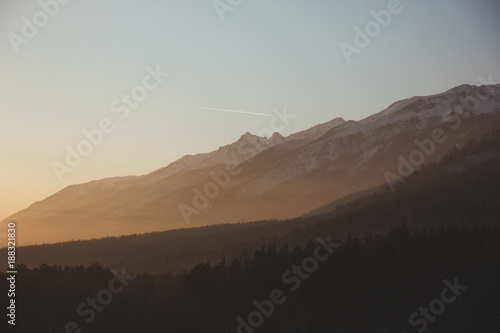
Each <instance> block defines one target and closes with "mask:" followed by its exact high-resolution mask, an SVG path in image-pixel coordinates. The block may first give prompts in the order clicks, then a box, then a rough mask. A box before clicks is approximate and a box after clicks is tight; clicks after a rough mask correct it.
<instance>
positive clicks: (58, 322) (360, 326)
mask: <svg viewBox="0 0 500 333" xmlns="http://www.w3.org/2000/svg"><path fill="white" fill-rule="evenodd" d="M499 166H500V131H497V132H494V133H491V134H490V135H488V136H487V137H484V138H482V139H481V140H477V141H473V142H470V143H468V144H466V145H465V146H463V147H459V148H457V149H456V150H455V151H453V152H452V153H450V154H449V155H447V156H446V157H445V158H444V159H443V160H442V161H441V162H439V163H436V164H433V165H428V166H426V167H425V168H423V169H421V170H420V171H418V172H416V173H414V174H413V175H411V176H410V177H408V178H407V180H406V181H405V182H403V183H399V184H398V185H397V188H396V192H395V193H392V192H390V191H389V190H388V189H387V188H381V189H380V190H379V191H377V192H376V193H374V194H370V195H367V196H364V197H362V198H359V199H356V200H353V201H351V202H349V203H342V204H340V205H338V206H336V208H335V209H334V210H333V211H331V212H328V213H324V214H320V215H315V216H309V217H302V218H297V219H292V220H287V221H259V222H253V223H241V224H235V225H217V226H211V227H203V228H196V229H185V230H174V231H168V232H160V233H152V234H145V235H133V236H126V237H119V238H106V239H101V240H91V241H78V242H68V243H60V244H55V245H42V246H33V247H26V248H19V249H18V258H19V260H20V261H21V262H22V261H23V260H24V261H25V262H24V263H23V264H21V265H19V266H18V267H17V270H18V274H17V282H16V313H17V321H18V325H17V327H16V329H17V330H18V331H19V332H74V333H83V332H192V333H196V332H213V333H218V332H221V333H222V332H228V333H229V332H245V333H251V332H283V333H288V332H290V333H292V332H308V333H313V332H323V333H326V332H328V333H330V332H350V333H351V332H424V331H425V332H499V330H500V285H499V284H498V281H500V230H499V226H498V217H499V216H500V211H499V210H500V196H499V195H498V188H499V186H500V177H499V175H498V170H499ZM328 244H330V245H328ZM333 244H335V246H334V245H333ZM28 258H30V259H29V260H28ZM56 263H57V264H56ZM0 288H2V290H8V281H7V276H6V274H3V273H2V274H0ZM3 306H5V307H7V306H8V304H3ZM5 307H4V308H5Z"/></svg>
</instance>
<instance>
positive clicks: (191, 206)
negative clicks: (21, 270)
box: [6, 84, 500, 245]
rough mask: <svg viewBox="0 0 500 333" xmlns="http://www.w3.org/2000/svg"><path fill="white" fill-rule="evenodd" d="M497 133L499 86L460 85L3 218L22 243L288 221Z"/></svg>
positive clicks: (253, 140)
mask: <svg viewBox="0 0 500 333" xmlns="http://www.w3.org/2000/svg"><path fill="white" fill-rule="evenodd" d="M498 128H500V85H498V84H497V85H490V86H480V87H476V86H471V85H462V86H459V87H456V88H453V89H451V90H449V91H446V92H444V93H441V94H437V95H433V96H426V97H412V98H409V99H406V100H402V101H399V102H396V103H394V104H392V105H391V106H389V107H388V108H387V109H385V110H383V111H381V112H379V113H376V114H374V115H372V116H370V117H368V118H366V119H363V120H360V121H345V120H343V119H341V118H336V119H333V120H331V121H329V122H327V123H324V124H320V125H317V126H314V127H312V128H310V129H308V130H305V131H302V132H299V133H296V134H292V135H290V136H288V137H283V136H282V135H280V134H279V133H274V134H273V135H272V136H271V137H269V138H265V137H258V136H255V135H252V134H250V133H246V134H244V135H243V136H241V138H240V139H239V140H238V141H236V142H234V143H232V144H229V145H227V146H224V147H220V148H219V149H218V150H216V151H213V152H209V153H203V154H197V155H188V156H184V157H182V158H181V159H179V160H177V161H175V162H173V163H171V164H170V165H168V166H166V167H164V168H161V169H158V170H156V171H153V172H151V173H149V174H147V175H143V176H130V177H115V178H108V179H102V180H97V181H92V182H89V183H85V184H79V185H72V186H68V187H67V188H65V189H63V190H61V191H59V192H57V193H55V194H54V195H52V196H50V197H48V198H46V199H45V200H42V201H39V202H36V203H34V204H32V205H31V206H29V207H28V208H27V209H25V210H22V211H20V212H18V213H16V214H14V215H12V216H10V217H9V218H8V219H6V220H16V221H17V223H18V226H19V230H20V233H23V230H26V232H25V233H24V234H23V237H22V239H21V240H22V244H23V245H25V244H39V243H43V242H45V243H51V242H58V241H67V240H72V239H87V238H95V237H103V236H117V235H125V234H131V233H145V232H151V231H160V230H167V229H176V228H184V227H192V226H202V225H211V224H220V223H234V222H243V221H253V220H260V219H286V218H292V217H297V216H301V215H304V214H307V213H308V212H311V211H315V212H321V211H324V210H325V209H326V208H325V207H327V208H328V209H333V208H335V202H346V201H348V200H349V198H351V197H352V198H355V197H356V193H360V192H365V193H366V192H367V191H368V192H369V191H374V190H375V189H376V188H378V187H380V186H381V185H384V184H386V185H387V186H388V188H391V189H394V188H395V186H397V184H398V183H399V182H402V181H404V179H405V178H406V177H407V176H408V175H409V174H410V173H412V172H413V171H414V170H416V169H418V168H419V167H420V166H422V165H425V164H428V163H432V162H436V161H438V160H440V159H441V158H442V157H443V155H444V154H446V153H447V152H449V151H450V150H451V149H453V148H455V147H457V146H461V145H463V144H464V143H465V142H467V141H469V140H471V139H472V138H475V137H479V136H482V135H483V134H485V133H487V132H489V131H491V130H494V129H498ZM339 199H345V200H344V201H342V200H339ZM28 230H29V232H28ZM47 230H50V233H48V232H47Z"/></svg>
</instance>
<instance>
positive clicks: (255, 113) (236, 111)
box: [144, 102, 273, 117]
mask: <svg viewBox="0 0 500 333" xmlns="http://www.w3.org/2000/svg"><path fill="white" fill-rule="evenodd" d="M144 103H149V104H157V105H170V106H178V107H183V108H193V109H202V110H214V111H223V112H232V113H243V114H253V115H255V116H267V117H272V116H273V115H272V114H267V113H259V112H249V111H241V110H231V109H221V108H208V107H205V106H197V105H183V104H172V103H156V102H144Z"/></svg>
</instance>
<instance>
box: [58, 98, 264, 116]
mask: <svg viewBox="0 0 500 333" xmlns="http://www.w3.org/2000/svg"><path fill="white" fill-rule="evenodd" d="M65 93H66V94H67V95H68V92H65ZM69 94H71V95H76V96H80V97H91V98H98V99H108V97H104V96H96V95H86V94H79V93H72V92H69ZM141 104H156V105H169V106H178V107H182V108H192V109H201V110H211V111H222V112H232V113H241V114H251V115H254V116H265V117H273V115H272V114H268V113H260V112H250V111H241V110H232V109H223V108H209V107H205V106H197V105H184V104H173V103H159V102H148V101H144V102H141Z"/></svg>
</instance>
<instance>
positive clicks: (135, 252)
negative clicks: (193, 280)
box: [0, 130, 500, 273]
mask: <svg viewBox="0 0 500 333" xmlns="http://www.w3.org/2000/svg"><path fill="white" fill-rule="evenodd" d="M499 187H500V130H497V131H494V132H490V133H488V134H487V135H485V136H483V137H481V138H480V140H478V141H477V142H476V141H472V142H468V143H467V144H466V145H465V146H463V147H461V148H460V149H458V148H455V149H453V150H452V151H451V152H450V153H448V154H447V155H445V156H444V157H443V159H441V161H439V163H436V164H432V165H429V166H426V167H424V168H422V169H420V170H419V171H417V172H415V173H413V174H412V175H411V176H410V177H408V178H407V180H406V181H405V182H404V183H400V184H398V186H397V187H396V192H394V193H393V192H392V191H391V190H390V188H389V187H387V186H381V187H379V188H376V189H375V190H372V192H375V193H356V194H355V196H356V198H352V197H351V198H349V199H350V200H351V201H350V202H347V201H346V200H347V199H346V200H344V198H342V199H339V200H337V201H335V202H333V203H331V204H329V205H327V206H325V207H321V208H320V209H318V210H317V211H316V212H311V213H309V214H308V216H307V217H301V218H295V219H291V220H282V221H276V220H264V221H257V222H248V223H234V224H219V225H212V226H206V227H199V228H186V229H176V230H168V231H163V232H154V233H148V234H142V235H131V236H123V237H109V238H103V239H95V240H87V241H75V242H66V243H58V244H49V245H36V246H23V247H19V248H17V249H16V253H17V256H18V261H19V262H20V263H21V262H22V263H23V264H25V265H27V266H28V267H30V268H35V267H38V266H40V265H42V264H47V265H49V266H52V265H63V266H64V265H67V266H80V265H83V266H86V267H89V266H91V265H92V264H94V263H96V262H97V263H98V264H99V265H102V266H104V267H107V268H114V267H127V271H130V272H133V273H142V272H148V273H165V272H171V273H179V272H182V271H186V270H190V269H191V268H193V267H194V266H195V265H197V264H200V263H211V264H216V263H217V262H220V260H221V259H222V258H225V259H226V260H227V262H231V261H232V260H233V259H236V258H239V259H241V260H242V262H243V261H245V260H246V259H248V255H250V256H251V254H252V253H254V251H255V250H258V249H261V248H263V247H269V246H271V245H273V246H274V245H275V246H276V247H277V248H281V247H283V246H285V245H287V246H289V247H290V248H293V247H295V246H305V245H306V244H307V241H308V240H310V239H315V237H317V236H318V235H328V234H330V235H332V237H333V236H334V237H335V238H340V239H342V240H346V239H347V238H349V235H350V238H354V237H358V238H363V237H365V236H368V235H369V234H386V233H387V232H389V230H391V229H392V228H395V227H401V225H402V224H406V226H407V227H408V229H411V230H415V229H420V230H422V228H426V229H435V230H440V227H441V226H450V225H453V226H454V227H474V228H476V227H477V226H480V225H489V226H497V228H498V226H499V222H500V221H499V220H498V216H499V215H500V196H498V188H499ZM471 198H472V199H471ZM464 248H467V247H464ZM498 254H499V255H500V252H498ZM5 256H7V248H3V249H0V257H5ZM497 266H498V265H497ZM0 271H1V269H0Z"/></svg>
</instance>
